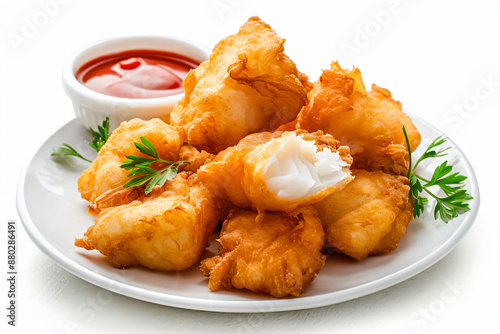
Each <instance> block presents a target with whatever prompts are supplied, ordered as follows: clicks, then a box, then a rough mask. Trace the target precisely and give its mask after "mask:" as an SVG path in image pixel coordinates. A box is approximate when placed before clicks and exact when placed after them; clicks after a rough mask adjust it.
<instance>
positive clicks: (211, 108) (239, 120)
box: [170, 17, 310, 153]
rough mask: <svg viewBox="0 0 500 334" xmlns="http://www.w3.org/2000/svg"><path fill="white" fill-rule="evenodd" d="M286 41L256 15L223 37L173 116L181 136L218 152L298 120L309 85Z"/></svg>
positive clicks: (188, 83) (193, 74)
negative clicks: (287, 52) (258, 133)
mask: <svg viewBox="0 0 500 334" xmlns="http://www.w3.org/2000/svg"><path fill="white" fill-rule="evenodd" d="M284 42H285V40H284V39H282V38H279V37H278V36H277V35H276V33H275V32H274V30H272V29H271V27H270V26H269V25H268V24H266V23H264V22H262V21H261V20H260V19H259V18H257V17H252V18H250V19H249V20H248V21H247V22H246V23H245V24H243V26H242V27H241V28H240V30H239V31H238V33H236V34H234V35H230V36H228V37H226V38H224V39H223V40H221V41H220V42H219V43H218V44H217V45H216V46H215V47H214V50H213V52H212V54H211V55H210V59H209V60H208V61H206V62H203V63H202V64H201V65H200V66H198V68H196V69H195V70H193V71H190V72H189V73H188V75H187V76H186V78H185V80H184V90H185V94H184V98H183V99H182V100H181V101H179V102H178V103H177V105H176V106H175V108H174V110H173V111H172V114H171V116H170V124H172V125H173V126H175V127H176V128H177V129H178V130H179V132H180V133H181V136H182V139H183V140H184V141H185V142H187V143H189V144H190V145H193V146H194V147H196V148H197V149H199V150H206V151H208V152H210V153H217V152H219V151H221V150H223V149H225V148H227V147H229V146H232V145H236V144H237V143H238V141H239V140H240V139H241V138H243V137H245V136H246V135H248V134H250V133H254V132H259V131H268V130H274V129H276V128H278V127H279V126H280V125H281V124H284V123H287V122H290V121H292V120H294V119H295V118H296V116H297V114H298V113H299V111H300V109H301V108H302V106H303V105H304V104H305V102H306V98H307V88H306V87H309V85H310V83H308V81H307V76H306V75H304V74H302V73H300V72H299V71H297V68H296V66H295V64H294V63H293V61H291V60H290V59H289V58H288V57H287V56H286V55H285V54H284V53H283V50H284V47H283V43H284Z"/></svg>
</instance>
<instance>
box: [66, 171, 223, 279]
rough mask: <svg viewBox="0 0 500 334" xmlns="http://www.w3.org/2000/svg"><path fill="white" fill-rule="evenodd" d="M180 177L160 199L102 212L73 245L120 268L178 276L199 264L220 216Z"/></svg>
mask: <svg viewBox="0 0 500 334" xmlns="http://www.w3.org/2000/svg"><path fill="white" fill-rule="evenodd" d="M189 174H190V173H188V172H182V173H179V174H178V175H177V176H176V177H175V178H174V180H172V181H170V182H167V183H166V186H165V187H164V188H163V189H162V191H161V192H159V194H156V196H145V197H142V198H140V200H136V201H133V202H131V203H129V204H124V205H121V206H117V207H112V208H108V209H105V210H103V211H102V212H101V213H100V214H99V215H98V216H97V218H96V219H95V224H94V225H93V226H91V227H89V229H88V230H87V231H86V232H85V235H84V236H83V238H81V239H76V241H75V245H76V246H78V247H83V248H85V249H87V250H93V249H96V250H98V251H99V252H101V253H102V254H103V255H105V256H107V258H108V260H109V262H110V263H111V264H112V265H113V266H115V267H118V268H124V267H130V266H135V265H141V266H144V267H146V268H150V269H157V270H165V271H178V270H184V269H187V268H189V267H190V266H192V265H193V264H194V263H195V262H196V261H198V259H199V257H200V255H201V254H202V253H203V251H204V250H205V248H206V247H207V245H208V239H209V236H210V234H211V233H212V232H213V230H214V228H215V227H216V225H217V223H218V219H219V215H220V208H219V205H218V202H217V200H216V199H215V198H214V197H213V196H212V195H211V194H210V192H209V191H208V190H207V189H206V188H205V187H204V186H203V185H202V184H201V183H200V182H199V181H198V180H197V178H196V176H195V175H193V176H192V177H189V178H188V175H189Z"/></svg>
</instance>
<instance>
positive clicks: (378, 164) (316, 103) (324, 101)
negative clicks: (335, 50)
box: [297, 62, 419, 175]
mask: <svg viewBox="0 0 500 334" xmlns="http://www.w3.org/2000/svg"><path fill="white" fill-rule="evenodd" d="M387 92H388V91H384V92H382V91H381V90H379V89H377V88H375V92H374V93H373V94H372V95H369V94H368V93H367V92H366V89H365V86H364V83H363V80H362V78H361V72H360V71H359V69H357V68H354V69H352V70H351V71H347V70H344V69H342V68H341V67H340V65H339V64H338V63H336V62H335V63H332V65H331V69H329V70H324V71H323V74H322V75H321V77H320V79H319V82H318V83H316V85H315V86H314V88H313V90H312V91H311V92H310V93H309V102H308V104H307V105H306V106H305V107H304V108H303V109H302V110H301V112H300V113H299V115H298V121H297V128H300V129H306V130H308V131H317V130H322V131H324V132H326V133H329V134H331V135H333V136H334V137H335V138H337V139H339V140H340V141H341V142H342V144H344V145H348V146H349V147H350V149H351V155H352V156H353V159H354V162H353V168H361V169H367V170H372V171H376V170H383V171H386V172H391V173H395V174H401V175H404V174H405V173H406V171H407V168H408V161H407V150H406V144H405V145H402V144H401V143H400V140H399V138H400V137H399V135H400V132H401V127H402V124H404V125H406V127H407V128H409V129H411V133H412V136H413V137H414V138H415V139H417V135H418V136H419V134H418V131H416V128H415V127H414V125H413V123H411V120H410V119H409V118H408V117H407V116H406V115H404V114H403V113H402V111H401V108H400V105H399V109H398V106H397V103H396V101H394V100H392V98H391V97H390V93H389V96H387ZM374 97H375V98H374ZM397 128H399V131H396V130H397ZM393 129H394V130H393ZM393 131H394V132H397V133H398V137H397V140H396V141H395V139H394V138H395V136H394V134H393ZM401 133H402V132H401ZM415 148H416V146H415Z"/></svg>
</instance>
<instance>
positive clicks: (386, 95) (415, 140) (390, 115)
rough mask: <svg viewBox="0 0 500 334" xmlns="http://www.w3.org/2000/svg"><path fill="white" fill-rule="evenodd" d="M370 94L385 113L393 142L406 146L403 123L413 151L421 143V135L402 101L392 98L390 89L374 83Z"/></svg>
mask: <svg viewBox="0 0 500 334" xmlns="http://www.w3.org/2000/svg"><path fill="white" fill-rule="evenodd" d="M368 96H369V97H371V98H372V99H373V101H374V102H375V105H376V106H377V108H378V109H379V110H380V111H382V113H383V114H384V117H385V119H386V120H387V123H388V124H389V127H390V128H391V132H392V135H393V137H394V138H393V140H392V143H393V144H397V145H402V146H404V147H406V140H405V137H404V134H403V130H402V128H403V125H404V127H405V129H406V134H407V135H408V140H409V142H410V147H411V150H412V152H413V151H415V150H416V148H417V147H418V145H420V141H421V136H420V132H418V130H417V128H416V127H415V125H414V124H413V122H412V121H411V119H410V117H408V115H406V114H405V113H404V112H403V109H402V105H401V102H399V101H396V100H394V99H393V98H392V95H391V92H390V91H389V90H388V89H385V88H382V87H379V86H377V85H375V84H372V90H371V92H368Z"/></svg>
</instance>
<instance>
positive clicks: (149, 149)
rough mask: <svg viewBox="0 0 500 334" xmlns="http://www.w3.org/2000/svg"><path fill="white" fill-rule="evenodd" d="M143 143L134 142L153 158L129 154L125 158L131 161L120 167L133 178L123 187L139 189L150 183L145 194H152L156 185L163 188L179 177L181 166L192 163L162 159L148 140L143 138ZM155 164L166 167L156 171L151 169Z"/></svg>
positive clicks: (142, 151)
mask: <svg viewBox="0 0 500 334" xmlns="http://www.w3.org/2000/svg"><path fill="white" fill-rule="evenodd" d="M141 142H142V143H136V142H134V145H135V147H136V148H137V149H138V150H139V152H141V153H143V154H144V155H147V156H150V157H152V158H145V157H140V156H138V155H132V154H129V155H127V156H125V157H126V158H127V159H130V160H125V161H124V162H123V163H122V164H121V166H120V167H121V168H124V169H125V170H127V171H129V170H130V171H131V172H130V173H129V174H128V176H129V177H132V178H131V179H130V180H128V182H127V183H125V184H124V185H123V187H124V188H127V187H137V186H141V185H143V184H145V183H147V182H149V183H148V184H147V186H146V188H145V189H144V192H145V193H146V195H147V194H149V193H150V192H151V190H153V187H154V186H155V185H159V186H160V187H162V186H163V185H164V184H165V182H167V181H171V180H172V179H173V178H174V176H175V175H177V169H178V167H179V166H180V165H183V164H189V163H190V162H189V161H182V160H181V161H175V162H174V161H167V160H163V159H160V158H159V157H158V152H156V149H155V147H154V145H153V144H152V143H151V142H150V141H149V140H148V139H147V138H144V137H141ZM155 162H162V163H165V164H166V167H164V168H162V169H160V170H154V169H152V168H151V167H149V166H150V165H151V164H152V163H155ZM139 174H140V175H139Z"/></svg>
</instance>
